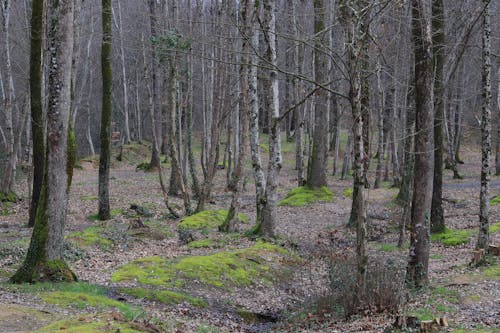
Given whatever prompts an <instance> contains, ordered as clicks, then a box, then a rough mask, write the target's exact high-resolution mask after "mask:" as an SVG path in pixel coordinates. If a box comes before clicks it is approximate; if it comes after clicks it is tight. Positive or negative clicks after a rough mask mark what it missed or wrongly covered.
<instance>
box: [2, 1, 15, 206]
mask: <svg viewBox="0 0 500 333" xmlns="http://www.w3.org/2000/svg"><path fill="white" fill-rule="evenodd" d="M0 11H1V14H2V18H3V22H2V23H3V24H2V32H3V36H4V41H3V44H4V49H5V60H3V61H2V63H3V64H4V66H5V71H6V73H7V89H6V93H5V98H4V100H5V104H4V109H5V138H6V143H7V146H6V158H5V165H4V169H3V179H2V183H1V184H0V185H1V186H0V194H3V195H4V196H9V195H11V194H12V187H13V185H14V176H15V171H16V163H17V154H16V150H15V146H16V142H15V141H16V140H15V135H14V119H13V118H14V114H15V113H14V100H15V98H16V97H15V90H14V78H13V76H12V62H11V53H10V49H11V47H10V38H11V36H10V14H11V0H2V2H0Z"/></svg>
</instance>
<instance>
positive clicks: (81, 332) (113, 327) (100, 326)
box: [36, 313, 148, 333]
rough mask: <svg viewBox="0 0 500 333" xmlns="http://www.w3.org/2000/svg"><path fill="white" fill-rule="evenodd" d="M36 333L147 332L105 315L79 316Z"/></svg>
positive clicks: (129, 323)
mask: <svg viewBox="0 0 500 333" xmlns="http://www.w3.org/2000/svg"><path fill="white" fill-rule="evenodd" d="M36 332H38V333H56V332H67V333H95V332H102V333H116V332H121V333H141V332H148V330H146V329H141V326H140V325H138V324H136V323H132V322H128V321H126V320H124V319H123V318H122V317H121V316H119V315H117V314H116V313H105V314H102V315H99V316H92V315H86V316H79V317H78V318H72V319H65V320H60V321H57V322H54V323H52V324H50V325H48V326H45V327H43V328H41V329H39V330H37V331H36Z"/></svg>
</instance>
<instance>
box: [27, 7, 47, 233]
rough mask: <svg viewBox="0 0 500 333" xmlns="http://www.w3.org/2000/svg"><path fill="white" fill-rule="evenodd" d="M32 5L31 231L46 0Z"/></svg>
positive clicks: (39, 171)
mask: <svg viewBox="0 0 500 333" xmlns="http://www.w3.org/2000/svg"><path fill="white" fill-rule="evenodd" d="M31 5H32V7H31V41H30V102H31V103H30V104H31V133H32V140H33V141H32V145H33V187H32V192H31V193H32V194H31V202H30V213H29V220H28V226H29V227H33V226H34V225H35V218H36V210H37V207H38V202H39V200H40V192H41V190H42V181H43V173H44V171H43V169H44V159H45V144H44V130H43V100H42V40H43V16H44V14H43V13H44V7H45V3H44V0H33V2H32V4H31Z"/></svg>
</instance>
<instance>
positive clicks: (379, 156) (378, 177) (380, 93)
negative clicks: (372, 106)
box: [373, 59, 384, 188]
mask: <svg viewBox="0 0 500 333" xmlns="http://www.w3.org/2000/svg"><path fill="white" fill-rule="evenodd" d="M381 71H382V67H381V64H380V59H378V62H377V88H378V91H377V92H378V127H377V128H378V140H377V171H376V172H375V184H374V186H373V187H374V188H380V187H381V185H382V184H381V183H382V161H383V155H384V148H383V145H384V90H383V88H382V79H381Z"/></svg>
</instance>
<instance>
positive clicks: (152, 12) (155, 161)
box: [148, 0, 161, 170]
mask: <svg viewBox="0 0 500 333" xmlns="http://www.w3.org/2000/svg"><path fill="white" fill-rule="evenodd" d="M148 5H149V24H150V32H151V36H152V37H156V24H157V23H156V21H157V18H156V1H155V0H149V1H148ZM150 70H151V87H150V89H149V90H150V95H151V97H150V99H152V103H149V104H150V108H152V110H151V111H150V113H151V114H152V115H151V131H152V132H154V133H153V141H156V143H155V142H153V149H152V153H151V161H150V162H149V167H148V168H149V169H150V170H153V169H157V168H159V167H160V163H161V161H160V149H159V143H160V142H159V139H160V138H161V131H158V129H159V128H161V127H160V126H159V125H158V123H160V124H161V122H158V121H157V117H158V113H159V112H157V111H158V103H157V101H158V78H157V74H158V65H157V59H156V46H155V45H154V44H153V45H151V63H150ZM155 137H156V139H155Z"/></svg>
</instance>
